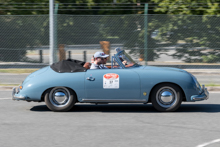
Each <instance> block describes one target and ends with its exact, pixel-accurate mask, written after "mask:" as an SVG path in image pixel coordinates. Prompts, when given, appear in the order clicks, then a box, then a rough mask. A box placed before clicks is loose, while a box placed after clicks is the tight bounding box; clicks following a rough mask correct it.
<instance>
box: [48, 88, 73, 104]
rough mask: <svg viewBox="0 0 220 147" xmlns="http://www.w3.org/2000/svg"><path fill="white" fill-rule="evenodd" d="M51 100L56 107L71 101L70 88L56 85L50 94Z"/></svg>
mask: <svg viewBox="0 0 220 147" xmlns="http://www.w3.org/2000/svg"><path fill="white" fill-rule="evenodd" d="M49 99H50V102H51V103H52V104H53V105H54V106H56V107H63V106H65V105H67V104H68V103H69V101H70V93H69V90H68V89H67V88H65V87H55V88H53V89H52V90H51V92H50V94H49Z"/></svg>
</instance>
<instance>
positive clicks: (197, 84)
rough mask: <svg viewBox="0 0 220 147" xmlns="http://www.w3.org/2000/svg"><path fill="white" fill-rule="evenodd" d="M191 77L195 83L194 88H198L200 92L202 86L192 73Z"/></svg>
mask: <svg viewBox="0 0 220 147" xmlns="http://www.w3.org/2000/svg"><path fill="white" fill-rule="evenodd" d="M192 78H193V80H194V82H195V84H196V88H197V89H198V90H199V93H201V92H202V88H201V86H200V84H199V82H198V81H197V79H196V77H195V76H194V75H192Z"/></svg>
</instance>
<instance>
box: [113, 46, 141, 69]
mask: <svg viewBox="0 0 220 147" xmlns="http://www.w3.org/2000/svg"><path fill="white" fill-rule="evenodd" d="M116 56H117V57H118V58H119V59H120V60H121V62H122V63H123V64H124V65H125V67H126V68H128V67H136V66H140V65H139V64H138V63H136V62H135V61H134V60H133V59H132V58H131V57H130V56H129V55H128V54H127V53H126V52H125V51H124V50H122V51H120V52H119V53H118V54H117V55H116Z"/></svg>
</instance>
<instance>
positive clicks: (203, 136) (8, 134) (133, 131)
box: [0, 91, 220, 147]
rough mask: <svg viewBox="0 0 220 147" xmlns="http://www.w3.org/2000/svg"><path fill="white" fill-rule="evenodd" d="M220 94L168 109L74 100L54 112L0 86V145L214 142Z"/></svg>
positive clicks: (213, 145) (172, 146)
mask: <svg viewBox="0 0 220 147" xmlns="http://www.w3.org/2000/svg"><path fill="white" fill-rule="evenodd" d="M219 97H220V93H211V94H210V99H209V100H207V101H202V102H196V103H183V104H182V105H181V107H180V109H179V110H178V111H177V112H173V113H160V112H156V111H155V110H154V108H153V107H152V105H151V104H147V105H143V104H114V105H113V104H110V105H93V104H77V105H76V106H75V107H74V108H73V109H72V110H71V111H70V112H62V113H61V112H59V113H58V112H52V111H50V110H49V109H48V108H47V107H46V106H45V103H43V102H42V103H37V102H30V103H28V102H23V101H13V100H11V99H10V98H11V91H0V112H1V113H0V120H1V121H0V146H1V147H30V146H31V147H39V146H46V147H69V146H74V147H99V146H100V147H134V146H137V147H219V146H220V125H219V124H220V98H219Z"/></svg>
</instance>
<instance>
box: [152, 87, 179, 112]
mask: <svg viewBox="0 0 220 147" xmlns="http://www.w3.org/2000/svg"><path fill="white" fill-rule="evenodd" d="M156 100H157V103H158V104H159V105H160V106H161V107H163V108H169V107H171V106H173V105H174V104H175V103H176V102H177V93H176V91H175V90H174V89H173V88H171V87H168V86H167V87H162V88H160V89H159V90H158V91H157V95H156Z"/></svg>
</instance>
